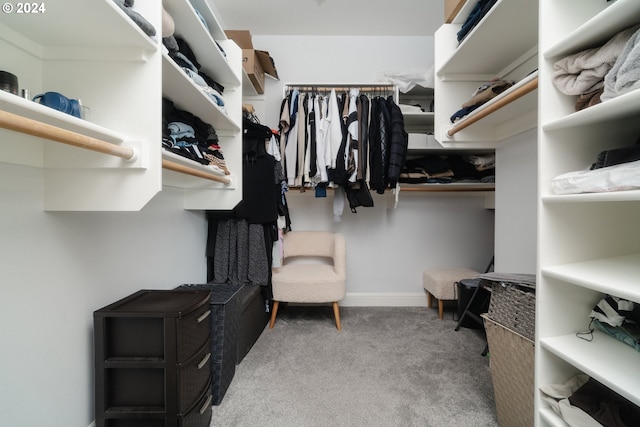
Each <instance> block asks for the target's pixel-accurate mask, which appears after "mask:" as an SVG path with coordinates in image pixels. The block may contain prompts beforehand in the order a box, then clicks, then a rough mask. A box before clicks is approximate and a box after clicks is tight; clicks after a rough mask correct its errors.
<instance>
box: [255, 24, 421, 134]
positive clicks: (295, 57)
mask: <svg viewBox="0 0 640 427" xmlns="http://www.w3.org/2000/svg"><path fill="white" fill-rule="evenodd" d="M253 46H254V47H255V48H256V49H260V50H266V51H268V52H269V53H270V54H271V57H272V58H273V59H274V61H275V64H276V68H277V69H278V74H279V76H280V81H275V80H273V79H270V78H269V77H267V78H266V85H265V96H264V99H265V113H266V115H265V117H264V119H265V122H264V123H265V124H266V125H268V126H275V127H276V128H277V124H278V115H279V111H280V102H281V101H282V94H283V92H282V88H283V86H284V85H285V84H287V83H336V84H345V83H375V82H381V78H382V76H383V74H384V73H405V72H407V71H408V70H417V71H425V72H426V71H427V69H428V68H429V67H430V66H431V65H433V37H371V36H368V37H364V36H352V37H346V36H322V37H318V36H296V37H291V36H253Z"/></svg>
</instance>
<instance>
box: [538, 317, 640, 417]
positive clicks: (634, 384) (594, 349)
mask: <svg viewBox="0 0 640 427" xmlns="http://www.w3.org/2000/svg"><path fill="white" fill-rule="evenodd" d="M588 322H589V320H588V319H585V330H586V326H587V325H588ZM540 344H541V345H542V347H543V348H544V349H545V350H548V351H550V352H552V353H553V354H555V355H556V356H558V357H560V358H561V359H563V360H565V361H567V362H568V363H570V364H571V365H573V366H575V367H576V368H578V369H580V370H581V371H582V372H584V373H585V374H587V375H589V376H591V377H592V378H594V379H595V380H597V381H599V382H601V383H602V384H604V385H605V386H607V387H609V388H610V389H611V390H614V391H615V392H617V393H618V394H620V395H622V396H624V397H626V398H627V399H629V400H630V401H631V402H633V403H634V404H636V405H640V370H638V369H635V368H633V366H638V363H640V353H639V352H637V351H635V350H634V349H633V348H632V347H630V346H629V345H627V344H625V343H623V342H621V341H618V340H616V339H615V338H613V337H610V336H608V335H606V334H604V333H602V332H600V331H598V330H596V331H594V332H593V340H592V341H590V342H589V341H586V340H583V339H581V338H578V337H577V336H575V334H569V335H563V336H555V337H548V338H541V339H540ZM603 361H604V362H603Z"/></svg>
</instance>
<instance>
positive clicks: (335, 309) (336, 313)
mask: <svg viewBox="0 0 640 427" xmlns="http://www.w3.org/2000/svg"><path fill="white" fill-rule="evenodd" d="M333 315H334V316H335V318H336V327H337V328H338V330H339V331H340V330H342V325H340V307H338V303H337V302H334V303H333Z"/></svg>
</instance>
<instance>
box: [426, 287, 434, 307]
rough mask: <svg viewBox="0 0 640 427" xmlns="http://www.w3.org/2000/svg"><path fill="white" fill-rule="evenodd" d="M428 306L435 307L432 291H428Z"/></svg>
mask: <svg viewBox="0 0 640 427" xmlns="http://www.w3.org/2000/svg"><path fill="white" fill-rule="evenodd" d="M427 307H428V308H431V307H433V296H431V292H429V291H427Z"/></svg>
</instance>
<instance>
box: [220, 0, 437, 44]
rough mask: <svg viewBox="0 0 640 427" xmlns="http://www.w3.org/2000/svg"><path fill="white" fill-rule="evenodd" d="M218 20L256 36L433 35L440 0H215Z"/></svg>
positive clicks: (231, 27) (227, 25) (234, 28)
mask: <svg viewBox="0 0 640 427" xmlns="http://www.w3.org/2000/svg"><path fill="white" fill-rule="evenodd" d="M213 3H214V4H215V8H216V9H217V10H218V16H219V17H221V21H222V26H223V27H224V28H225V29H228V30H249V31H251V34H252V35H254V36H256V35H257V36H263V35H264V36H266V35H288V36H290V35H301V36H307V35H314V36H318V35H334V36H340V35H344V36H372V35H376V36H433V34H434V33H435V31H436V29H438V27H440V25H442V23H443V21H444V19H443V17H444V0H213Z"/></svg>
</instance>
